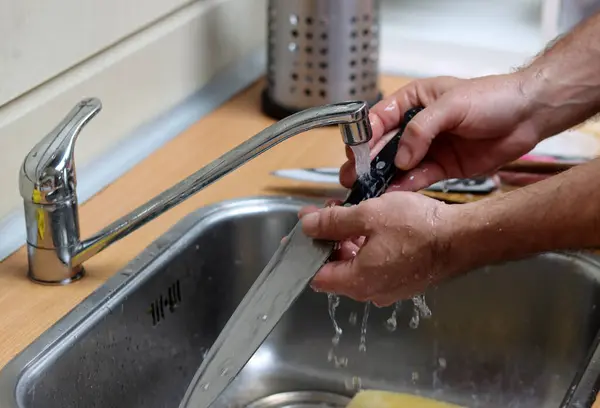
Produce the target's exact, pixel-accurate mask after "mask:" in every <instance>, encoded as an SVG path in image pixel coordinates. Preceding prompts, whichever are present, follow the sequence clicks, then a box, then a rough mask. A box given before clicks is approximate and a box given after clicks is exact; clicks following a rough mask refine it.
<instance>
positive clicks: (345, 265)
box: [310, 259, 367, 300]
mask: <svg viewBox="0 0 600 408" xmlns="http://www.w3.org/2000/svg"><path fill="white" fill-rule="evenodd" d="M358 277H359V274H358V268H357V264H356V262H355V259H349V260H346V261H332V262H328V263H326V264H325V265H323V266H322V267H321V269H320V270H319V272H318V273H317V274H316V275H315V277H314V278H313V280H312V281H311V283H310V286H311V287H312V288H313V290H315V291H318V292H328V293H336V294H338V295H343V296H348V297H350V298H352V299H354V300H366V298H367V293H366V290H365V289H366V288H365V287H364V282H361V281H360V279H359V278H358Z"/></svg>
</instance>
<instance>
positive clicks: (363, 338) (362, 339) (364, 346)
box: [358, 302, 371, 353]
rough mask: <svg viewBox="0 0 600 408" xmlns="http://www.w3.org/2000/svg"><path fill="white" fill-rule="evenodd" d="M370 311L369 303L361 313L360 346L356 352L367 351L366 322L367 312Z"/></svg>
mask: <svg viewBox="0 0 600 408" xmlns="http://www.w3.org/2000/svg"><path fill="white" fill-rule="evenodd" d="M370 310H371V302H367V303H365V309H364V311H363V319H362V324H361V326H360V344H359V346H358V351H360V352H363V353H365V352H366V351H367V322H368V320H369V311H370Z"/></svg>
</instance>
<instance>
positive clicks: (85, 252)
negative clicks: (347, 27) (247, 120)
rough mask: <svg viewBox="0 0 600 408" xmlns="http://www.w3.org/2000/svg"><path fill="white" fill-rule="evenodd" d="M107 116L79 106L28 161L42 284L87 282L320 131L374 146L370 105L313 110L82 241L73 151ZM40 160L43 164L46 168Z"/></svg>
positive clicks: (27, 199) (34, 248) (35, 258)
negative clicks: (257, 166) (171, 221)
mask: <svg viewBox="0 0 600 408" xmlns="http://www.w3.org/2000/svg"><path fill="white" fill-rule="evenodd" d="M100 109H101V104H100V101H99V100H98V99H96V98H91V99H86V100H84V101H82V102H80V103H79V104H78V105H77V106H76V107H75V108H74V109H73V110H72V111H71V112H70V113H69V115H68V116H67V117H65V119H64V120H63V121H62V122H61V124H60V125H59V126H58V127H57V128H56V129H55V130H54V131H53V132H51V133H50V134H48V136H46V137H45V138H44V139H43V140H42V141H41V142H40V143H39V144H38V145H36V147H35V148H34V149H32V151H31V152H30V153H29V154H28V155H27V157H26V159H25V161H24V164H23V167H22V169H21V174H20V189H21V196H22V197H23V200H24V207H25V222H26V227H27V253H28V260H29V272H28V275H29V277H30V278H31V279H32V280H33V281H35V282H38V283H43V284H67V283H70V282H73V281H75V280H77V279H79V278H81V277H82V276H83V275H84V268H83V267H82V264H83V262H85V261H86V260H87V259H89V258H91V257H92V256H94V255H95V254H97V253H99V252H100V251H102V250H103V249H105V248H106V247H108V246H109V245H111V244H112V243H114V242H115V241H117V240H119V239H121V238H123V237H125V236H127V235H128V234H130V233H131V232H133V231H135V230H137V229H138V228H140V227H141V226H143V225H144V224H146V223H147V222H149V221H151V220H153V219H154V218H156V217H158V216H159V215H160V214H162V213H164V212H165V211H167V210H169V209H171V208H172V207H174V206H176V205H177V204H179V203H181V202H182V201H184V200H185V199H187V198H189V197H190V196H192V195H194V194H195V193H197V192H198V191H200V190H202V189H203V188H204V187H206V186H208V185H210V184H212V183H214V182H215V181H217V180H218V179H220V178H221V177H223V176H225V175H226V174H228V173H230V172H231V171H233V170H235V169H237V168H238V167H240V166H241V165H242V164H244V163H246V162H248V161H249V160H252V159H253V158H255V157H257V156H258V155H260V154H262V153H264V152H265V151H267V150H269V149H270V148H272V147H273V146H275V145H277V144H279V143H281V142H283V141H284V140H286V139H289V138H290V137H292V136H294V135H297V134H299V133H303V132H305V131H308V130H311V129H314V128H317V127H323V126H329V125H339V128H340V131H341V134H342V139H343V141H344V143H346V144H347V145H349V146H354V145H358V144H362V143H367V142H368V141H369V140H370V139H371V137H372V132H371V125H370V122H369V117H368V113H369V108H368V104H367V103H366V102H362V101H350V102H341V103H336V104H330V105H324V106H321V107H316V108H310V109H306V110H304V111H301V112H298V113H296V114H294V115H291V116H289V117H287V118H285V119H282V120H280V121H279V122H276V123H274V124H273V125H271V126H269V127H268V128H266V129H264V130H262V131H261V132H259V133H258V134H256V135H255V136H253V137H251V138H250V139H248V140H247V141H245V142H243V143H241V144H240V145H238V146H237V147H235V148H234V149H232V150H230V151H229V152H227V153H225V154H223V155H222V156H221V157H219V158H217V159H215V160H214V161H213V162H211V163H209V164H208V165H206V166H204V167H203V168H201V169H199V170H198V171H196V172H195V173H193V174H191V175H190V176H188V177H187V178H185V179H184V180H181V181H180V182H179V183H177V184H175V185H174V186H172V187H170V188H169V189H167V190H165V191H163V192H162V193H160V194H158V195H157V196H156V197H154V198H152V199H150V200H149V201H148V202H147V203H145V204H143V205H141V206H140V207H138V208H136V209H135V210H133V211H132V212H131V213H129V214H127V215H125V216H124V217H122V218H120V219H118V220H117V221H115V222H113V223H112V224H110V225H108V226H107V227H105V228H104V229H102V230H101V231H99V232H98V233H96V234H95V235H93V236H91V237H90V238H88V239H86V240H83V241H82V240H81V239H80V236H79V221H78V219H79V217H78V206H77V194H76V184H77V183H76V177H75V163H74V159H73V151H74V145H75V139H76V136H77V134H78V133H79V131H80V130H81V128H82V127H83V126H84V125H85V124H86V123H87V122H88V121H89V120H90V119H91V118H92V117H93V116H95V115H96V113H98V112H99V111H100ZM57 129H58V130H57ZM61 129H62V131H61ZM40 155H41V156H42V157H43V158H44V160H40V158H39V157H40ZM32 169H34V170H35V171H33V170H32ZM59 187H60V188H59Z"/></svg>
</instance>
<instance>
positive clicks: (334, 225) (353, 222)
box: [300, 206, 368, 241]
mask: <svg viewBox="0 0 600 408" xmlns="http://www.w3.org/2000/svg"><path fill="white" fill-rule="evenodd" d="M361 214H362V211H361V210H360V209H359V207H358V206H351V207H343V206H336V207H327V208H322V209H320V210H318V211H315V212H311V213H309V214H306V215H305V216H304V217H302V219H301V220H300V221H301V222H302V229H303V231H304V233H305V234H306V235H308V236H310V237H313V238H317V239H327V240H333V241H341V240H344V239H350V238H354V237H358V236H362V235H367V232H368V231H367V230H368V227H367V223H366V222H364V217H362V216H361Z"/></svg>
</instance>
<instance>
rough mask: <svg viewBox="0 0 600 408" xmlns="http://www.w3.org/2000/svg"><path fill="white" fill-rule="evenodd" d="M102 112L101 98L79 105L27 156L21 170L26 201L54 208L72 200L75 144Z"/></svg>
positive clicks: (21, 180)
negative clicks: (86, 127)
mask: <svg viewBox="0 0 600 408" xmlns="http://www.w3.org/2000/svg"><path fill="white" fill-rule="evenodd" d="M101 109H102V102H100V100H99V99H98V98H87V99H83V100H82V101H80V102H79V103H78V104H77V105H75V107H73V109H71V111H70V112H69V113H68V114H67V115H66V116H65V117H64V119H63V120H62V121H61V122H60V123H59V124H58V125H57V126H56V127H55V128H54V129H53V130H52V131H51V132H50V133H48V134H47V135H46V136H45V137H44V138H43V139H42V140H41V141H40V142H38V143H37V144H36V145H35V146H34V147H33V149H31V151H30V152H29V154H27V156H26V157H25V160H24V162H23V166H22V168H21V177H20V190H21V195H22V196H23V198H24V199H27V200H33V202H36V203H38V204H52V203H56V202H59V201H62V200H65V199H69V198H73V196H74V194H75V187H76V176H75V160H74V151H75V141H76V140H77V136H78V135H79V132H81V129H83V127H84V126H85V125H86V124H87V123H88V122H89V121H90V120H91V119H92V118H93V117H94V116H96V114H97V113H98V112H100V110H101Z"/></svg>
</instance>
